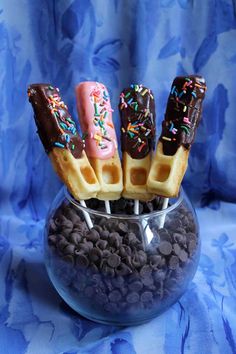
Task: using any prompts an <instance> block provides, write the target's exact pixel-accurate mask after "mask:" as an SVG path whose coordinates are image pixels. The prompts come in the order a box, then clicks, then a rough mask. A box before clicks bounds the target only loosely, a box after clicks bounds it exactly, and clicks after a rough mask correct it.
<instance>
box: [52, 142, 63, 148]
mask: <svg viewBox="0 0 236 354" xmlns="http://www.w3.org/2000/svg"><path fill="white" fill-rule="evenodd" d="M54 145H55V146H57V147H60V148H64V147H65V145H64V144H61V143H58V142H55V143H54Z"/></svg>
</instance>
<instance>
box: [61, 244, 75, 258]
mask: <svg viewBox="0 0 236 354" xmlns="http://www.w3.org/2000/svg"><path fill="white" fill-rule="evenodd" d="M74 252H75V245H73V244H72V243H70V244H69V245H67V246H66V247H65V248H64V249H63V253H64V254H68V255H73V254H74Z"/></svg>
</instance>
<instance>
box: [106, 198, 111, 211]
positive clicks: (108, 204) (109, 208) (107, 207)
mask: <svg viewBox="0 0 236 354" xmlns="http://www.w3.org/2000/svg"><path fill="white" fill-rule="evenodd" d="M105 208H106V212H107V214H111V207H110V202H109V200H105Z"/></svg>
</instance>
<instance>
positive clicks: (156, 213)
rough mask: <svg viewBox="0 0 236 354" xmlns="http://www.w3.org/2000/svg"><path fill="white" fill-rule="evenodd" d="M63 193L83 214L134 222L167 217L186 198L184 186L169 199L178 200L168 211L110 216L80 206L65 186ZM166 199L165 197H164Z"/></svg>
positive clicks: (103, 212)
mask: <svg viewBox="0 0 236 354" xmlns="http://www.w3.org/2000/svg"><path fill="white" fill-rule="evenodd" d="M63 191H64V195H65V197H66V199H67V200H68V201H69V202H70V203H72V204H73V205H74V206H75V207H77V208H78V209H79V210H81V211H82V212H83V213H88V214H93V215H97V216H102V217H106V218H108V219H110V218H112V219H132V220H140V219H146V218H150V217H154V216H162V215H166V214H168V213H169V212H171V211H173V210H174V209H176V208H177V207H178V206H179V205H180V203H181V202H182V201H183V198H184V190H183V188H182V186H181V187H180V190H179V195H178V197H176V198H168V199H172V200H173V199H176V201H175V202H174V203H173V204H171V205H170V206H168V207H167V208H166V209H163V210H156V211H152V212H150V213H146V214H142V215H136V214H129V215H128V214H112V213H111V214H108V213H106V212H105V211H98V210H95V209H91V208H88V207H84V206H83V205H81V204H80V202H79V201H77V200H76V199H74V198H73V197H72V195H71V194H70V193H69V191H68V189H67V188H66V187H65V186H64V187H63ZM163 198H164V197H163Z"/></svg>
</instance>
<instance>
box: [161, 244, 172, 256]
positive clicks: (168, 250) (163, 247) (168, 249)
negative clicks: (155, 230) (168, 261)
mask: <svg viewBox="0 0 236 354" xmlns="http://www.w3.org/2000/svg"><path fill="white" fill-rule="evenodd" d="M159 251H160V252H161V253H162V254H163V255H164V256H168V255H169V254H171V251H172V246H171V243H170V242H167V241H162V242H161V243H160V245H159Z"/></svg>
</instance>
